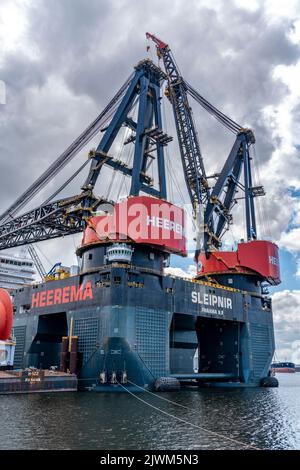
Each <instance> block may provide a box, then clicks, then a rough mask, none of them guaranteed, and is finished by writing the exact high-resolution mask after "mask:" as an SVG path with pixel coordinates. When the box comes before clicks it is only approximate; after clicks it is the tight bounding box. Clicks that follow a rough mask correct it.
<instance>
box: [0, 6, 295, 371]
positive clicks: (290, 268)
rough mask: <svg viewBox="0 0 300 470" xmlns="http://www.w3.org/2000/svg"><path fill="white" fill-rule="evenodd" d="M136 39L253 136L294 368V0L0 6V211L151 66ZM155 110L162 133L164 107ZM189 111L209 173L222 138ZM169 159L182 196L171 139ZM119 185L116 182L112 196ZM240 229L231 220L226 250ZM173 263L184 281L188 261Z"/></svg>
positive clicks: (62, 248) (281, 334)
mask: <svg viewBox="0 0 300 470" xmlns="http://www.w3.org/2000/svg"><path fill="white" fill-rule="evenodd" d="M146 31H150V32H153V33H155V34H157V35H158V36H159V37H161V38H162V39H163V40H164V41H166V42H168V43H169V45H170V47H171V48H172V51H173V53H174V55H175V57H176V60H177V62H178V64H179V67H180V70H181V72H182V74H183V75H184V76H185V78H186V79H187V80H188V81H189V82H190V83H191V84H193V86H194V87H195V88H196V89H197V90H198V91H199V92H200V93H201V94H202V95H204V96H205V97H206V98H207V99H208V100H209V101H211V102H212V103H213V104H214V105H216V106H217V107H219V108H220V109H222V110H223V111H224V112H225V113H227V114H228V115H229V116H231V117H232V118H233V119H235V120H236V121H237V122H239V123H241V124H242V125H245V126H249V127H251V128H252V129H253V130H254V132H255V135H256V140H257V143H256V146H255V147H256V148H255V152H254V154H253V157H254V163H255V168H256V182H257V183H260V184H263V185H264V187H265V190H266V193H267V196H266V197H265V198H264V201H260V202H259V203H258V206H259V207H258V209H259V210H258V219H259V220H258V221H259V222H260V236H261V237H264V238H270V239H272V240H273V241H275V242H276V243H277V244H278V245H279V246H280V251H281V266H282V277H283V283H282V284H281V286H279V287H278V288H276V289H275V290H272V295H273V305H274V319H275V328H276V341H277V357H278V358H279V359H291V360H294V361H296V362H299V363H300V284H299V281H300V199H299V196H300V158H299V149H300V80H299V77H300V4H299V1H297V0H295V1H293V0H285V1H278V0H265V1H264V0H261V1H259V0H245V1H244V0H243V1H242V0H215V1H214V2H212V1H208V0H207V1H205V0H188V1H184V0H164V1H162V0H151V1H148V0H141V1H134V0H110V1H108V0H107V1H104V0H88V1H86V0H44V1H42V0H0V80H2V82H0V103H4V97H5V98H6V100H5V101H6V104H0V162H1V166H0V212H2V211H3V210H5V209H6V208H7V207H8V205H9V204H10V203H12V202H13V201H14V200H15V198H16V197H17V196H18V195H20V194H21V193H22V191H24V190H25V189H26V188H27V187H28V186H29V185H30V184H31V183H32V182H33V181H34V179H35V178H37V177H38V176H39V175H40V174H41V172H42V171H43V170H44V169H46V168H47V166H48V165H49V164H50V163H51V162H52V161H53V160H54V159H55V158H57V156H58V155H59V154H60V153H61V152H62V151H63V150H64V149H65V148H66V147H67V146H68V145H69V144H70V143H71V142H72V141H73V140H74V139H75V138H76V137H77V135H78V134H79V133H80V132H81V131H82V130H83V129H84V128H85V127H86V126H87V125H88V124H89V123H90V122H91V121H92V120H93V119H94V118H95V117H96V116H97V115H98V114H99V112H100V111H101V110H102V109H103V107H104V106H105V105H106V104H107V102H108V101H109V99H110V98H111V97H112V96H113V95H114V93H115V92H116V91H117V90H118V89H119V88H120V86H121V84H122V83H123V82H124V81H125V79H126V78H127V77H128V76H129V75H130V73H131V71H132V69H133V66H134V65H135V64H136V63H137V62H138V61H139V60H140V59H143V58H145V57H150V58H152V59H153V60H154V61H157V58H156V56H155V53H154V50H153V48H152V49H151V50H150V51H149V52H147V51H146V46H147V44H148V43H147V42H146V39H145V32H146ZM4 83H5V88H6V96H4ZM163 106H164V107H166V109H165V108H164V109H163V112H164V115H165V123H166V125H165V127H166V128H167V130H168V131H169V133H170V131H171V133H172V130H173V124H172V118H171V114H170V109H169V107H168V103H166V104H164V105H163ZM193 110H194V115H195V120H196V123H197V128H198V131H199V138H200V142H201V148H202V153H203V156H204V159H205V164H206V167H207V170H208V173H209V172H210V171H212V172H214V171H217V170H218V169H220V167H221V165H222V164H223V162H224V159H225V158H226V155H228V152H229V151H230V147H231V145H232V144H233V136H232V135H228V132H226V131H225V130H224V129H223V128H222V127H220V126H219V125H218V124H217V123H216V122H214V121H213V120H212V119H211V118H210V117H209V116H207V115H205V113H204V112H203V111H202V110H201V109H199V108H198V105H196V104H193ZM173 135H174V134H173ZM98 140H99V137H98ZM96 143H97V139H96V140H95V145H96ZM91 146H93V145H91ZM88 150H89V149H85V150H84V151H83V152H81V153H80V154H79V155H78V157H76V159H75V160H74V162H72V164H71V165H69V167H68V168H66V171H65V172H64V174H63V175H61V176H59V177H58V178H56V180H55V182H53V183H52V184H51V185H50V186H49V188H48V189H46V190H45V191H44V192H43V193H42V194H41V195H40V196H39V198H40V199H39V200H43V199H45V197H47V195H49V194H51V193H52V192H53V190H54V189H55V188H56V187H58V185H59V183H62V182H63V180H64V179H65V178H66V176H67V175H70V174H71V173H72V170H73V171H74V169H76V168H78V167H79V166H80V164H81V163H82V161H83V160H84V158H86V155H87V151H88ZM168 159H169V161H170V162H171V163H172V165H173V169H174V170H173V171H174V172H175V173H177V174H178V175H179V176H178V178H179V184H180V185H182V193H183V198H185V197H186V196H187V195H186V191H185V189H184V187H183V180H182V178H181V177H180V174H181V169H180V161H179V156H178V147H177V145H176V140H175V139H174V142H173V143H172V144H171V145H170V149H169V155H168ZM83 176H84V175H83ZM83 176H81V177H80V178H78V179H76V181H75V182H74V184H73V185H72V187H70V188H69V191H70V194H74V193H76V192H78V191H79V187H80V184H81V182H82V181H83V180H84V177H83ZM107 181H108V178H104V181H102V182H100V183H99V185H98V188H97V189H98V192H99V194H101V195H104V194H105V192H107V189H108V188H107ZM121 182H122V181H118V180H117V179H116V180H115V182H114V184H115V186H114V187H113V192H114V193H116V192H117V185H118V184H120V183H121ZM169 183H170V185H171V182H169ZM124 191H126V186H124ZM175 193H176V190H175ZM111 196H113V194H112V195H111ZM177 196H178V195H177ZM174 197H175V198H176V194H175V196H174ZM36 201H37V199H36V200H34V201H32V204H35V203H36ZM243 230H244V227H243V225H242V224H241V223H240V221H239V220H238V219H237V223H236V225H235V226H233V228H232V231H231V233H230V236H231V237H232V240H234V239H238V238H240V237H241V236H243ZM77 244H78V237H70V238H69V239H66V240H60V241H59V244H58V242H55V243H53V242H51V243H50V242H44V243H43V244H41V249H42V250H43V253H44V254H45V256H46V257H47V258H48V260H49V264H50V263H51V262H53V263H54V262H55V261H57V260H58V259H60V260H62V261H63V262H64V263H71V262H73V259H74V258H73V255H72V253H73V252H74V246H76V245H77ZM62 253H64V255H63V257H62ZM44 261H45V263H47V260H46V259H44ZM173 264H174V265H176V264H177V265H178V266H179V267H180V269H184V270H186V271H189V272H192V271H193V268H192V260H191V259H188V260H186V261H185V262H182V261H181V260H175V261H174V260H173Z"/></svg>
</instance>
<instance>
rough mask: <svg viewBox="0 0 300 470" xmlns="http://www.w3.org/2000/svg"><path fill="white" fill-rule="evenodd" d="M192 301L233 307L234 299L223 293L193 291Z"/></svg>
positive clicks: (213, 305) (212, 305) (214, 305)
mask: <svg viewBox="0 0 300 470" xmlns="http://www.w3.org/2000/svg"><path fill="white" fill-rule="evenodd" d="M192 302H193V303H194V304H200V305H209V306H211V307H219V308H228V309H232V299H230V298H229V297H225V296H221V295H215V294H201V292H196V291H193V292H192Z"/></svg>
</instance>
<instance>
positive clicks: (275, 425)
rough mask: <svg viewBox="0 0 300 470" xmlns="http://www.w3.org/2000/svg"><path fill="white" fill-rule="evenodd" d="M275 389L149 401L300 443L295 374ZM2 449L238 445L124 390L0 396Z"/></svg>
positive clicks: (261, 442) (268, 445)
mask: <svg viewBox="0 0 300 470" xmlns="http://www.w3.org/2000/svg"><path fill="white" fill-rule="evenodd" d="M279 380H280V387H279V388H278V389H262V388H260V389H253V390H251V389H245V390H228V389H226V390H221V389H220V390H213V389H205V390H200V391H185V392H180V393H169V394H163V395H160V396H163V397H164V398H169V399H170V400H172V401H176V402H177V403H180V404H182V405H184V406H185V407H187V408H188V410H187V409H186V408H182V407H179V406H176V405H175V404H172V403H169V402H165V401H163V400H160V399H158V398H156V397H153V396H151V395H146V394H143V395H139V396H142V397H143V399H145V400H147V401H148V402H149V403H151V404H153V405H155V406H157V407H159V408H161V409H162V410H164V411H166V412H168V413H170V414H172V415H176V416H178V417H180V418H182V419H184V420H186V421H189V422H191V423H194V424H196V425H198V426H201V427H203V428H207V429H210V430H212V431H217V432H218V433H220V434H221V435H224V436H230V437H232V438H235V439H237V440H239V441H242V442H245V444H251V445H254V446H256V447H259V448H263V449H300V393H299V392H300V374H288V375H280V376H279ZM0 416H1V426H0V449H238V448H242V446H241V445H239V444H236V443H233V442H230V441H226V440H225V439H223V438H220V437H218V436H215V435H212V434H210V433H208V432H206V431H204V430H198V429H195V428H194V427H192V426H188V425H186V424H184V423H182V422H180V421H177V420H175V419H173V418H171V417H168V416H166V415H164V414H161V413H159V412H157V411H155V410H154V409H152V408H150V407H147V406H146V405H144V404H143V403H141V402H140V401H138V400H135V399H134V398H133V397H131V396H129V395H126V394H116V395H111V394H88V393H77V394H76V393H72V394H53V395H50V394H48V395H46V394H40V395H38V394H36V395H28V396H26V395H19V396H0Z"/></svg>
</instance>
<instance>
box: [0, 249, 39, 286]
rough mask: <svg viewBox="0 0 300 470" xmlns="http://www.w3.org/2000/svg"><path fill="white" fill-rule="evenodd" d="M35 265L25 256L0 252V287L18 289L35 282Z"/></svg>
mask: <svg viewBox="0 0 300 470" xmlns="http://www.w3.org/2000/svg"><path fill="white" fill-rule="evenodd" d="M35 274H36V271H35V269H34V263H33V261H32V260H31V259H30V258H26V257H25V256H15V255H11V254H4V253H1V252H0V287H3V288H4V289H7V290H12V289H18V288H20V287H22V286H24V285H28V284H32V282H34V281H35V277H34V276H35Z"/></svg>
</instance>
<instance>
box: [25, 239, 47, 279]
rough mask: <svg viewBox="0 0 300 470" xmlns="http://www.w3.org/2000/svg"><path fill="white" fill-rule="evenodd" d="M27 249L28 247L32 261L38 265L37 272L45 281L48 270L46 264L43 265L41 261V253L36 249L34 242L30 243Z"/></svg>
mask: <svg viewBox="0 0 300 470" xmlns="http://www.w3.org/2000/svg"><path fill="white" fill-rule="evenodd" d="M27 249H28V253H29V254H30V256H31V259H32V261H33V262H34V264H35V267H36V269H37V272H38V273H39V276H40V278H41V279H42V281H43V280H44V278H45V276H46V270H45V268H44V266H43V263H42V261H41V259H40V257H39V255H38V253H37V251H36V249H35V247H34V245H33V244H32V245H28V247H27Z"/></svg>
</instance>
